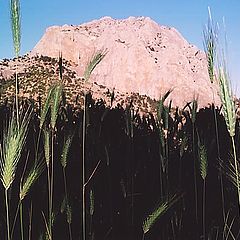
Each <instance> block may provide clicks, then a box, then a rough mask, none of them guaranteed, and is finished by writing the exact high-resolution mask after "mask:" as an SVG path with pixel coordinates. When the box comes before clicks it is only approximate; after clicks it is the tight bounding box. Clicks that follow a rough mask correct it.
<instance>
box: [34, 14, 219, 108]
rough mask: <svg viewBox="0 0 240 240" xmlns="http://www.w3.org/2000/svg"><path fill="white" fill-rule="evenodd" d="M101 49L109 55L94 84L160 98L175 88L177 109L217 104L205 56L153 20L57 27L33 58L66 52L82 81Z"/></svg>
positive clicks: (55, 55) (101, 21)
mask: <svg viewBox="0 0 240 240" xmlns="http://www.w3.org/2000/svg"><path fill="white" fill-rule="evenodd" d="M101 50H103V51H104V50H105V51H107V55H106V57H105V58H104V59H103V61H102V62H101V63H100V64H99V66H98V67H97V68H96V70H94V73H93V75H92V77H91V81H92V82H97V83H99V84H101V85H104V86H107V87H109V88H116V89H118V90H119V91H122V92H128V93H130V92H137V93H139V94H142V95H144V94H146V95H147V96H150V97H151V98H155V99H159V98H160V96H162V95H163V94H164V93H165V92H166V91H168V90H169V89H173V92H172V94H171V96H170V98H171V99H172V100H173V105H174V106H183V105H185V103H186V102H188V101H191V100H192V99H193V98H198V100H199V105H200V106H207V105H208V104H209V103H211V102H212V89H211V84H210V81H209V77H208V73H207V64H206V59H205V55H204V53H203V52H202V51H200V50H199V49H197V48H196V47H195V46H193V45H191V44H189V43H188V42H187V41H186V40H185V39H184V38H183V37H182V36H181V34H180V33H179V32H178V31H177V30H176V29H174V28H170V27H165V26H160V25H158V24H157V23H156V22H154V21H153V20H151V19H150V18H148V17H146V18H145V17H138V18H135V17H130V18H128V19H124V20H114V19H112V18H110V17H104V18H101V19H100V20H95V21H92V22H89V23H84V24H81V25H79V26H72V25H71V26H68V25H64V26H53V27H50V28H48V29H47V30H46V33H45V34H44V35H43V37H42V39H41V40H40V41H39V43H38V44H37V45H36V46H35V48H34V49H33V51H32V52H31V54H30V55H31V56H36V55H47V56H51V57H57V56H58V55H59V51H61V52H62V54H63V57H64V58H65V59H67V60H69V61H71V62H72V63H74V67H72V69H73V70H74V71H75V72H76V73H77V75H78V76H79V77H81V76H82V75H83V71H84V69H85V67H86V65H87V63H88V61H89V59H90V58H91V56H92V55H93V54H94V53H96V52H98V51H101ZM214 91H215V96H217V93H216V89H214ZM218 100H219V99H218V98H217V101H218Z"/></svg>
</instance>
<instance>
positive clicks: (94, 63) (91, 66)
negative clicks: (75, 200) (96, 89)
mask: <svg viewBox="0 0 240 240" xmlns="http://www.w3.org/2000/svg"><path fill="white" fill-rule="evenodd" d="M106 54H107V52H106V51H99V52H98V53H96V54H95V55H94V56H93V57H92V59H91V60H90V62H89V63H88V65H87V66H86V69H85V71H84V79H85V81H86V82H87V81H88V80H89V78H90V76H91V74H92V72H93V70H94V69H95V68H96V66H97V65H98V64H99V63H100V62H101V61H102V60H103V58H104V57H105V56H106ZM86 110H87V100H86V93H85V94H84V107H83V129H82V239H83V240H85V239H86V219H85V218H86V217H85V215H86V214H85V211H86V209H85V141H86Z"/></svg>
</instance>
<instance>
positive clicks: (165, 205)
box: [142, 194, 181, 238]
mask: <svg viewBox="0 0 240 240" xmlns="http://www.w3.org/2000/svg"><path fill="white" fill-rule="evenodd" d="M180 197H181V196H179V195H176V194H175V195H173V196H170V197H168V198H167V199H166V200H164V201H163V202H162V203H160V204H159V206H158V207H157V208H156V209H155V210H154V211H153V212H152V213H150V214H149V216H148V217H147V218H146V219H145V220H144V221H143V225H142V229H143V234H144V235H145V234H146V233H147V232H149V231H150V229H151V228H152V226H153V225H154V224H155V223H156V221H157V220H158V219H159V218H160V217H161V216H162V215H163V214H165V213H166V212H167V211H168V210H169V209H170V208H171V207H172V206H173V205H174V204H175V203H176V202H177V201H178V200H179V199H180ZM143 238H144V237H143Z"/></svg>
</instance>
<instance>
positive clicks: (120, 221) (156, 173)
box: [0, 95, 239, 240]
mask: <svg viewBox="0 0 240 240" xmlns="http://www.w3.org/2000/svg"><path fill="white" fill-rule="evenodd" d="M86 99H87V104H86V106H87V107H86V111H87V121H86V148H85V149H86V155H85V157H86V159H85V169H86V179H89V178H90V181H89V182H88V184H87V187H86V203H87V205H86V209H87V211H86V219H87V239H114V240H115V239H141V237H142V234H143V233H142V225H143V221H144V220H145V219H146V217H147V216H148V215H149V214H150V213H151V212H152V210H154V208H155V207H157V205H158V204H159V203H160V202H162V201H165V200H166V198H168V196H170V195H171V194H174V193H176V194H178V195H179V196H180V198H179V199H178V201H177V202H176V203H175V204H174V205H173V206H172V207H171V208H170V209H169V210H168V211H167V212H166V213H165V215H163V216H162V217H161V218H160V219H159V221H157V222H156V224H155V225H154V226H153V228H152V229H151V231H149V233H147V234H146V236H145V238H146V239H201V236H202V232H203V229H202V224H201V219H202V214H201V213H202V197H201V196H202V187H203V181H202V178H201V174H200V164H199V157H198V156H199V153H198V150H197V149H199V148H198V141H199V140H200V141H201V142H204V145H205V146H206V150H207V158H208V174H207V177H206V233H207V236H209V238H210V239H223V238H222V237H221V236H222V235H223V232H224V231H225V232H226V233H227V232H228V230H224V225H225V224H227V225H228V224H229V227H231V232H232V234H234V236H237V235H238V231H239V229H238V227H237V226H238V225H239V222H238V217H237V218H236V219H235V221H234V222H233V225H232V226H231V224H230V223H231V221H232V220H233V219H234V218H235V217H236V215H238V206H237V204H236V198H237V192H236V189H235V188H234V187H233V185H232V183H231V181H229V178H228V177H227V176H228V175H227V174H224V175H223V182H224V195H225V204H224V209H225V211H226V213H228V220H227V221H228V223H226V222H224V220H223V214H222V208H223V206H222V198H221V187H220V182H219V174H220V172H221V171H222V170H223V168H224V166H225V164H228V162H229V158H230V154H229V152H230V149H231V145H230V138H229V137H228V132H227V128H226V125H225V122H224V119H223V117H222V116H221V115H220V114H219V110H217V121H218V124H219V125H218V126H219V147H220V159H218V156H217V154H218V153H217V148H218V146H217V143H216V136H215V125H214V124H215V123H214V114H213V110H212V109H201V110H200V111H199V113H197V115H196V122H195V125H194V127H195V131H194V134H195V142H193V135H192V133H193V131H192V129H193V123H192V117H191V116H190V114H189V112H188V111H184V112H182V115H179V112H178V111H176V112H175V113H174V114H172V116H173V117H170V115H168V118H167V119H166V118H165V120H164V123H165V124H163V125H162V124H161V122H162V123H163V121H161V119H156V118H154V117H153V116H152V115H148V116H145V117H143V118H140V117H139V116H138V115H134V112H132V110H131V107H130V106H129V108H127V109H123V108H115V109H109V108H106V107H105V106H104V104H103V103H102V102H101V101H98V102H94V101H93V99H92V98H91V96H90V95H87V98H86ZM29 105H31V103H29V102H27V101H26V102H22V103H21V108H23V109H27V108H28V106H29ZM11 111H12V108H11V106H10V105H8V104H5V105H2V106H1V108H0V115H1V117H0V119H1V123H0V124H1V133H2V131H3V129H4V128H5V126H6V122H7V119H8V118H9V116H10V115H11ZM82 119H83V112H82V111H79V110H77V109H72V108H71V107H68V106H67V105H65V106H61V108H60V111H59V116H58V119H57V125H56V131H55V133H54V196H53V202H54V204H53V212H54V223H53V239H69V238H68V235H69V232H68V225H67V220H66V210H64V206H63V205H64V203H63V202H64V197H65V190H64V181H63V175H62V167H61V163H60V159H61V153H62V149H63V146H64V143H65V142H64V139H66V136H67V135H68V134H69V133H73V134H74V135H73V140H72V144H71V146H70V151H69V154H68V164H67V168H66V176H67V189H68V198H69V206H70V208H71V213H68V214H71V229H72V230H71V231H72V237H73V239H81V238H80V236H81V227H80V226H81V212H82V209H81V206H82V205H81V199H82V196H81V193H82V189H81V184H82V183H81V181H82V180H81V171H82V169H81V167H82V148H83V146H82V129H83V128H82V127H83V126H82ZM162 120H163V119H162ZM166 121H167V122H168V124H167V125H166ZM236 126H237V127H236V131H237V133H236V140H237V142H238V140H239V122H238V123H237V125H236ZM164 131H165V134H164ZM38 133H39V111H38V110H35V111H34V113H33V114H32V118H31V122H30V126H29V131H28V135H27V140H26V145H25V148H24V151H23V154H22V157H21V160H20V165H19V167H18V171H17V175H16V180H15V183H14V184H13V187H12V188H11V191H10V202H11V204H10V205H11V212H10V216H11V219H13V218H14V215H15V213H16V208H17V203H18V194H19V184H17V183H19V181H20V178H21V176H22V173H23V169H24V167H25V165H26V161H27V162H28V163H27V170H28V168H29V166H31V165H32V163H33V162H34V160H35V152H36V149H35V147H36V142H37V136H38ZM1 138H2V134H1ZM198 138H199V140H197V139H198ZM43 145H44V139H43V134H41V138H40V149H41V150H40V151H39V152H41V153H42V155H44V153H43V152H44V150H43V148H44V147H43ZM193 146H194V147H195V153H194V151H193ZM238 149H239V144H237V150H238ZM194 154H195V156H194ZM194 160H195V161H196V166H197V189H198V191H197V192H198V194H197V197H198V205H197V209H198V214H199V215H198V218H197V219H196V214H195V212H196V211H195V208H196V206H195V195H194V191H195V190H194V171H193V170H194ZM220 163H222V164H220ZM221 165H222V166H221ZM27 170H26V171H27ZM92 174H93V175H92ZM91 175H92V177H90V176H91ZM47 186H48V185H47V171H46V167H44V171H43V173H42V174H41V176H40V177H39V179H38V180H37V182H36V183H35V185H34V186H33V187H32V189H31V190H30V192H29V194H28V195H27V197H26V199H25V200H24V202H23V219H24V228H25V229H24V232H25V233H28V232H29V224H31V226H32V229H31V236H32V238H31V239H39V236H40V235H41V234H42V235H43V236H44V234H45V232H46V227H45V224H44V219H43V213H45V214H46V215H47V209H48V204H47V202H48V201H47V199H48V187H47ZM90 195H91V200H90ZM0 196H1V199H4V192H3V188H2V187H1V195H0ZM90 205H91V206H90ZM90 208H91V214H90ZM31 209H32V210H31ZM93 209H94V210H93ZM4 212H5V210H4V204H2V205H1V213H4ZM31 215H32V216H31ZM68 217H69V216H68ZM30 219H32V220H31V222H29V221H30ZM12 221H13V220H12ZM0 224H1V225H0V229H1V232H0V234H1V239H6V235H5V231H3V229H5V215H4V214H1V218H0ZM19 226H20V223H19V220H17V224H16V228H15V232H14V233H15V234H14V236H15V237H14V238H13V239H19V234H18V233H19V232H20V229H19ZM225 228H226V226H225ZM226 233H225V234H226ZM26 235H27V234H26ZM217 236H218V237H217ZM26 239H27V238H26ZM43 239H44V238H43ZM224 239H226V238H224ZM229 239H231V238H229ZM236 239H238V238H237V237H236Z"/></svg>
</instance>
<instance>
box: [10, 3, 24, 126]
mask: <svg viewBox="0 0 240 240" xmlns="http://www.w3.org/2000/svg"><path fill="white" fill-rule="evenodd" d="M10 15H11V27H12V38H13V46H14V53H15V57H19V53H20V47H21V17H20V1H19V0H11V1H10ZM15 101H16V111H17V124H19V106H18V73H17V69H16V75H15Z"/></svg>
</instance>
